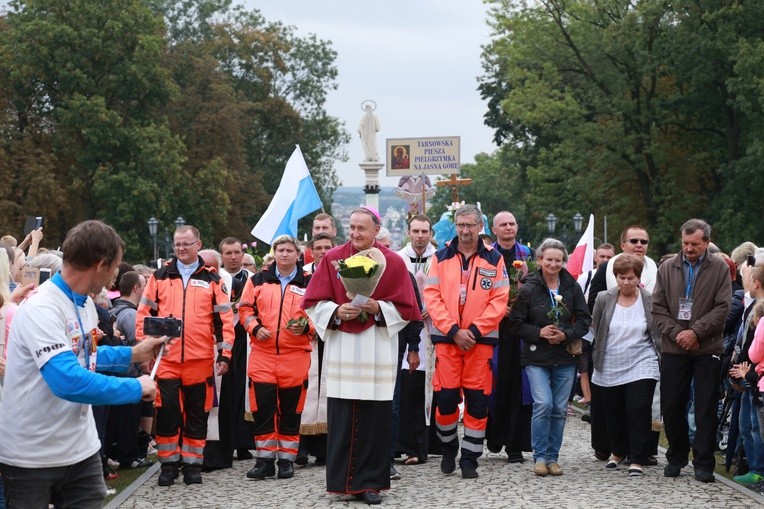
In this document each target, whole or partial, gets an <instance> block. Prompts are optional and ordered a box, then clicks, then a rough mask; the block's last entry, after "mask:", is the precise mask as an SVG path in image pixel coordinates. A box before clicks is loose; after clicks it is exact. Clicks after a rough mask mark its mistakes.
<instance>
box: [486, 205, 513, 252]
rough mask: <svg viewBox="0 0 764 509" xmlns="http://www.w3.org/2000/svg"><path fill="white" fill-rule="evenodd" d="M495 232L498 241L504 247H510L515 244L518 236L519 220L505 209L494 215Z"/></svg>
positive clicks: (492, 229) (493, 229)
mask: <svg viewBox="0 0 764 509" xmlns="http://www.w3.org/2000/svg"><path fill="white" fill-rule="evenodd" d="M491 231H493V234H494V235H495V236H496V242H498V243H499V245H500V246H501V247H502V248H504V249H510V248H511V247H513V246H514V245H515V239H516V237H517V220H516V219H515V216H514V215H513V214H512V213H511V212H507V211H506V210H503V211H501V212H499V213H498V214H496V215H495V216H493V228H491Z"/></svg>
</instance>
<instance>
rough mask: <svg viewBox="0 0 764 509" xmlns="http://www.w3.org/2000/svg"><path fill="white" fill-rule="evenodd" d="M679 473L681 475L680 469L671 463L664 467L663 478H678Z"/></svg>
mask: <svg viewBox="0 0 764 509" xmlns="http://www.w3.org/2000/svg"><path fill="white" fill-rule="evenodd" d="M680 473H682V467H680V466H679V465H674V464H673V463H669V464H668V465H666V468H664V469H663V476H664V477H679V474H680Z"/></svg>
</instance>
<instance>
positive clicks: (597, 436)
mask: <svg viewBox="0 0 764 509" xmlns="http://www.w3.org/2000/svg"><path fill="white" fill-rule="evenodd" d="M590 366H592V367H593V366H594V363H591V364H590ZM591 376H592V373H591V372H590V373H589V379H590V380H591ZM591 390H592V400H591V402H590V407H589V408H590V414H589V415H590V422H591V440H592V449H594V450H595V451H596V452H598V453H601V454H604V455H608V454H610V440H609V439H608V433H607V419H606V418H605V403H604V402H603V399H602V387H599V386H597V385H595V384H591Z"/></svg>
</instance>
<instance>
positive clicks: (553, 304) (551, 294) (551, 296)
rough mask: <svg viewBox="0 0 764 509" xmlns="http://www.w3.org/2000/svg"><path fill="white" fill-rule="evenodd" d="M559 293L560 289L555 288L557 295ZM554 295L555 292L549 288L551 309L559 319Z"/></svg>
mask: <svg viewBox="0 0 764 509" xmlns="http://www.w3.org/2000/svg"><path fill="white" fill-rule="evenodd" d="M559 293H560V290H559V288H558V289H557V295H559ZM554 296H555V292H553V291H552V290H549V298H550V300H551V301H552V309H553V310H554V314H555V316H556V317H557V318H558V319H559V318H560V310H559V309H557V301H556V300H554Z"/></svg>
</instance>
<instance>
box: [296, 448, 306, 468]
mask: <svg viewBox="0 0 764 509" xmlns="http://www.w3.org/2000/svg"><path fill="white" fill-rule="evenodd" d="M294 462H295V463H296V464H298V465H300V466H301V467H302V466H305V465H307V464H308V453H307V452H305V451H299V452H298V453H297V458H295V460H294Z"/></svg>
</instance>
